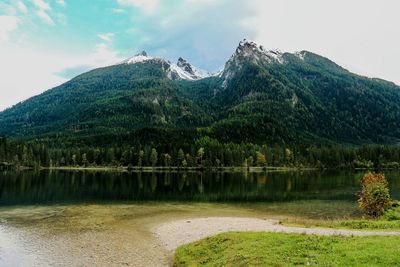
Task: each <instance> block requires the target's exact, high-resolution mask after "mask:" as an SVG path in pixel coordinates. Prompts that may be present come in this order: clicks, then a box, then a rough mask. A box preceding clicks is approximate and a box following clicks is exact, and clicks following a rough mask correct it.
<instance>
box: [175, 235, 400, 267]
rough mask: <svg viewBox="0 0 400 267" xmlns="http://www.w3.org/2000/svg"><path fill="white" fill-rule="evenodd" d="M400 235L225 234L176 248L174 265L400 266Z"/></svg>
mask: <svg viewBox="0 0 400 267" xmlns="http://www.w3.org/2000/svg"><path fill="white" fill-rule="evenodd" d="M399 241H400V237H395V236H391V237H384V236H369V237H339V236H330V237H328V236H310V235H301V234H281V233H225V234H221V235H218V236H215V237H211V238H207V239H204V240H201V241H199V242H196V243H192V244H189V245H186V246H183V247H180V248H178V249H177V251H176V252H175V255H174V266H295V265H309V266H400V246H398V245H397V244H398V243H399Z"/></svg>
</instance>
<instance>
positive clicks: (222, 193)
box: [0, 171, 400, 206]
mask: <svg viewBox="0 0 400 267" xmlns="http://www.w3.org/2000/svg"><path fill="white" fill-rule="evenodd" d="M361 175H362V174H361V173H352V172H315V171H304V172H267V173H243V172H224V173H221V172H211V173H200V172H159V173H157V172H154V173H149V172H144V173H138V172H132V173H114V172H82V171H41V172H19V173H15V172H4V173H0V205H3V206H4V205H27V204H52V203H55V204H58V203H85V202H88V203H99V202H109V201H212V202H232V201H243V202H251V201H268V202H270V201H275V202H276V201H288V200H308V199H314V200H318V199H320V200H329V199H331V200H349V201H354V200H355V195H354V194H355V193H356V192H357V191H358V190H359V188H360V178H361ZM386 176H387V178H388V180H389V183H390V188H391V191H392V192H391V193H392V195H393V197H394V198H398V197H399V196H400V191H399V190H398V189H399V185H400V173H398V172H387V173H386Z"/></svg>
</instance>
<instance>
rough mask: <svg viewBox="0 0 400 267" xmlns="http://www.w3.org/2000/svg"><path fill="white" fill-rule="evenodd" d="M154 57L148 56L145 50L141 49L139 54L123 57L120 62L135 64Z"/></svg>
mask: <svg viewBox="0 0 400 267" xmlns="http://www.w3.org/2000/svg"><path fill="white" fill-rule="evenodd" d="M152 59H154V58H153V57H149V56H148V55H147V53H146V51H142V52H140V53H139V54H136V55H134V56H133V57H131V58H128V59H125V60H124V61H122V62H121V64H136V63H140V62H145V61H148V60H152Z"/></svg>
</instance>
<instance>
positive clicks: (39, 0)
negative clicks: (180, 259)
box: [33, 0, 51, 10]
mask: <svg viewBox="0 0 400 267" xmlns="http://www.w3.org/2000/svg"><path fill="white" fill-rule="evenodd" d="M33 4H34V5H35V6H36V7H38V8H39V9H40V10H51V7H50V4H49V3H47V2H45V1H44V0H33Z"/></svg>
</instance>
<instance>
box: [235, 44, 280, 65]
mask: <svg viewBox="0 0 400 267" xmlns="http://www.w3.org/2000/svg"><path fill="white" fill-rule="evenodd" d="M282 55H283V53H282V52H281V51H279V50H277V49H273V50H267V49H265V47H264V46H262V45H258V44H257V43H255V42H253V41H249V40H247V39H243V40H242V41H240V43H239V46H238V47H237V49H236V52H235V54H234V55H233V56H232V57H237V56H239V57H246V58H252V59H253V61H254V62H255V63H258V62H259V61H260V60H262V61H267V62H268V63H272V62H277V63H280V64H282V63H284V62H283V58H282Z"/></svg>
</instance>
